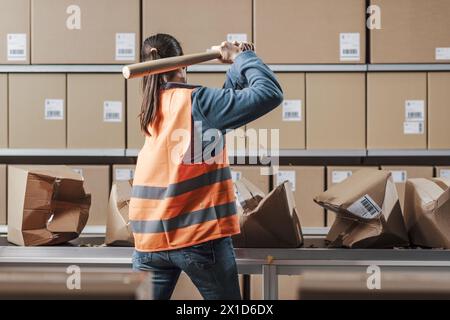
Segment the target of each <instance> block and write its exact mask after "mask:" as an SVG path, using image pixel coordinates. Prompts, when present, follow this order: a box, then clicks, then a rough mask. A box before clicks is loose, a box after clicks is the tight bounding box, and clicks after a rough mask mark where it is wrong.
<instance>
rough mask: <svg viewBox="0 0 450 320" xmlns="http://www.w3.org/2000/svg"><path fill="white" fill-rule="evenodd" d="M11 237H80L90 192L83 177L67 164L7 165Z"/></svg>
mask: <svg viewBox="0 0 450 320" xmlns="http://www.w3.org/2000/svg"><path fill="white" fill-rule="evenodd" d="M8 191H9V192H8V241H9V242H11V243H14V244H16V245H21V246H39V245H56V244H61V243H65V242H67V241H70V240H73V239H75V238H77V237H78V235H79V234H80V233H81V231H82V230H83V228H84V226H85V225H86V223H87V220H88V218H89V207H90V204H91V196H90V195H89V194H86V193H85V189H84V182H83V177H81V176H80V175H79V174H77V173H75V172H74V171H73V170H72V169H70V168H69V167H66V166H26V167H24V166H20V167H15V166H9V167H8Z"/></svg>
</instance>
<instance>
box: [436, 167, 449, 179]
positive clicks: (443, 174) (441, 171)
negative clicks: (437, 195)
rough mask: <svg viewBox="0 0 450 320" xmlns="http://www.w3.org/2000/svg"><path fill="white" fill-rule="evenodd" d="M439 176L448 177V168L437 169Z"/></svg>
mask: <svg viewBox="0 0 450 320" xmlns="http://www.w3.org/2000/svg"><path fill="white" fill-rule="evenodd" d="M439 178H447V179H450V169H440V170H439Z"/></svg>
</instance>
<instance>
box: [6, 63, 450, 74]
mask: <svg viewBox="0 0 450 320" xmlns="http://www.w3.org/2000/svg"><path fill="white" fill-rule="evenodd" d="M269 67H270V68H271V69H272V70H273V71H274V72H367V71H369V72H370V71H374V72H379V71H384V72H399V71H450V64H269ZM122 68H123V65H94V64H93V65H90V64H88V65H85V64H83V65H72V64H64V65H36V64H32V65H0V73H121V72H122ZM229 68H230V65H224V64H198V65H193V66H190V67H188V72H192V73H217V72H219V73H223V72H226V71H227V70H228V69H229Z"/></svg>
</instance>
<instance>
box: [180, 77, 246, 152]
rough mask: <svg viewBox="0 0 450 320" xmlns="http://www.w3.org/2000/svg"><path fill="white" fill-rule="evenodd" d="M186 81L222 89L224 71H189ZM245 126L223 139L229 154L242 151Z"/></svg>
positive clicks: (244, 146)
mask: <svg viewBox="0 0 450 320" xmlns="http://www.w3.org/2000/svg"><path fill="white" fill-rule="evenodd" d="M187 81H188V83H189V84H191V85H200V86H204V87H208V88H217V89H222V88H223V85H224V83H225V74H224V73H189V74H188V75H187ZM245 128H246V126H243V127H241V128H238V129H236V130H232V131H230V132H229V133H228V134H227V135H226V137H225V139H226V144H227V151H228V154H229V155H233V154H236V153H243V152H245V149H246V146H247V145H246V143H247V142H246V140H247V139H246V136H245Z"/></svg>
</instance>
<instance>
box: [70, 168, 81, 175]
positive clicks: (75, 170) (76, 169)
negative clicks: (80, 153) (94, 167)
mask: <svg viewBox="0 0 450 320" xmlns="http://www.w3.org/2000/svg"><path fill="white" fill-rule="evenodd" d="M72 171H73V172H75V173H78V174H79V175H80V176H83V169H80V168H72Z"/></svg>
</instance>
